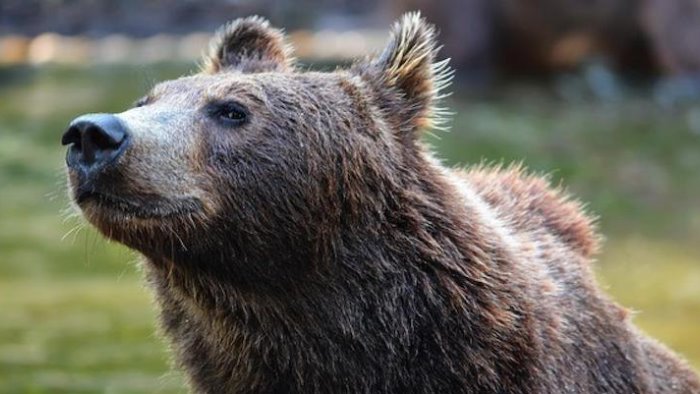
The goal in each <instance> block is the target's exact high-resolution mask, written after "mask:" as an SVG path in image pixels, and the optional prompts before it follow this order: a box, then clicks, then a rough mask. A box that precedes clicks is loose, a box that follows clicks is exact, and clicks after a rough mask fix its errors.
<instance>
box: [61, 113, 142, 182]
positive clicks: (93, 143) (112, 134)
mask: <svg viewBox="0 0 700 394" xmlns="http://www.w3.org/2000/svg"><path fill="white" fill-rule="evenodd" d="M129 139H130V138H129V133H128V131H127V129H126V126H124V124H123V123H122V122H121V121H120V120H119V118H117V117H116V116H114V115H112V114H88V115H82V116H79V117H77V118H76V119H74V120H73V121H72V122H71V123H70V125H68V129H67V130H66V132H65V133H64V134H63V137H62V138H61V144H63V145H70V146H69V148H68V152H67V153H66V165H67V166H68V168H70V169H71V170H74V171H77V172H78V173H79V174H80V175H81V177H84V178H87V179H89V178H92V177H94V176H96V175H97V174H98V173H100V172H101V171H102V170H104V169H105V168H107V167H109V166H110V165H112V164H114V163H115V162H116V160H117V158H118V157H119V156H120V155H121V154H122V153H124V151H125V150H126V147H127V146H128V144H129Z"/></svg>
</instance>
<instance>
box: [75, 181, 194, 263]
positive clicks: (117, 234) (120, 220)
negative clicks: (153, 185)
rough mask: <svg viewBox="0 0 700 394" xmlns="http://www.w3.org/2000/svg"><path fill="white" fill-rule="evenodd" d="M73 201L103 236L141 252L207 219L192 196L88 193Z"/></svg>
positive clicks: (179, 236) (184, 232) (186, 232)
mask: <svg viewBox="0 0 700 394" xmlns="http://www.w3.org/2000/svg"><path fill="white" fill-rule="evenodd" d="M74 202H75V203H76V204H77V205H78V207H79V208H80V210H81V211H82V212H83V215H84V216H85V218H86V219H87V220H88V221H89V222H90V223H91V224H92V225H94V226H95V227H96V228H97V229H98V230H99V231H100V232H101V233H102V234H103V235H104V236H106V237H107V238H109V239H111V240H114V241H117V242H120V243H123V244H125V245H126V246H128V247H130V248H133V249H136V250H141V251H144V248H146V249H150V248H151V247H152V245H150V244H151V243H152V242H151V241H152V240H155V239H161V238H163V236H165V237H166V238H170V237H174V238H175V239H178V238H182V237H185V236H186V234H188V233H189V232H190V230H195V227H198V226H197V224H204V223H205V219H206V215H205V214H204V211H205V209H204V205H203V204H202V202H201V201H200V200H199V199H197V198H195V197H183V198H177V199H170V198H164V197H157V196H147V197H142V198H126V197H123V196H115V195H111V194H105V193H100V192H93V191H91V192H85V193H79V194H77V195H76V196H75V198H74ZM175 229H177V235H176V234H175ZM160 233H163V234H160ZM178 242H182V240H181V239H180V240H179V241H178ZM146 245H148V247H146Z"/></svg>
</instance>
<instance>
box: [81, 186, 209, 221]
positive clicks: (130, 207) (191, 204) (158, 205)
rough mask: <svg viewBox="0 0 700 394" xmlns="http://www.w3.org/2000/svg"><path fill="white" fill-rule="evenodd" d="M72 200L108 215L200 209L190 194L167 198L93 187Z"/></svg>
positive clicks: (152, 215)
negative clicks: (118, 192) (98, 189)
mask: <svg viewBox="0 0 700 394" xmlns="http://www.w3.org/2000/svg"><path fill="white" fill-rule="evenodd" d="M75 202H76V203H77V204H78V206H80V208H81V209H83V210H85V209H86V208H88V207H90V208H91V209H96V210H97V211H98V212H99V213H100V214H101V216H106V217H108V218H114V219H117V218H130V217H134V218H139V219H163V218H169V217H177V216H183V215H187V214H192V213H195V212H197V211H200V210H201V209H202V203H201V202H200V201H199V200H198V199H196V198H194V197H184V198H178V199H169V198H164V197H160V196H154V195H148V196H138V197H136V196H134V197H132V196H129V197H125V196H117V195H114V194H111V193H105V192H102V191H95V190H83V191H79V192H78V193H76V197H75Z"/></svg>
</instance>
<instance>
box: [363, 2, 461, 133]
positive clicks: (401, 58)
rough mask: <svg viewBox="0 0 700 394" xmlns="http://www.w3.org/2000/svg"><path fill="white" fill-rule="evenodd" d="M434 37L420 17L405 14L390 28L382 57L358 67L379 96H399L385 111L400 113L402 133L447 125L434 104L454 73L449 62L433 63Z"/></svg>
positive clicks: (435, 49)
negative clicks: (389, 94) (396, 94)
mask: <svg viewBox="0 0 700 394" xmlns="http://www.w3.org/2000/svg"><path fill="white" fill-rule="evenodd" d="M435 37H436V32H435V28H434V27H433V26H432V25H430V24H429V23H428V22H426V20H425V19H424V18H423V17H421V15H420V13H418V12H410V13H407V14H405V15H404V16H403V17H401V19H400V20H399V21H398V22H396V23H395V24H394V26H393V27H392V30H391V37H390V39H389V42H388V44H387V46H386V47H385V49H384V50H383V51H382V52H381V54H380V55H379V56H377V57H376V58H374V59H373V60H370V62H369V64H367V63H365V64H364V65H360V70H361V73H362V74H364V75H365V76H366V77H367V78H368V79H369V80H370V81H371V82H372V84H373V85H374V86H375V88H376V89H378V90H379V93H380V94H384V93H387V91H389V92H394V93H398V95H399V96H400V98H399V99H398V101H397V102H396V105H394V106H390V107H389V108H385V109H386V112H387V113H399V116H400V119H399V121H400V125H399V126H400V129H401V130H402V131H406V132H414V131H415V130H417V129H420V128H426V127H433V128H440V127H443V125H444V123H445V122H446V117H445V115H448V112H446V111H445V110H443V109H440V108H438V107H437V102H438V101H439V100H440V99H441V98H443V97H445V96H446V95H443V94H442V93H441V91H442V90H443V89H444V88H445V87H447V86H448V85H449V84H450V81H451V79H452V75H453V71H452V70H451V69H450V67H449V64H448V63H449V59H445V60H442V61H436V60H435V58H436V56H437V52H438V51H439V50H440V47H438V46H437V43H436V40H435ZM394 107H396V108H394Z"/></svg>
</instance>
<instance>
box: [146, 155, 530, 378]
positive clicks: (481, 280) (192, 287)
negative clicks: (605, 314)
mask: <svg viewBox="0 0 700 394" xmlns="http://www.w3.org/2000/svg"><path fill="white" fill-rule="evenodd" d="M417 172H418V174H417V176H416V177H414V179H416V180H421V181H416V182H415V183H413V184H409V185H403V187H402V188H401V189H397V190H395V191H393V192H395V193H396V194H395V195H394V196H392V200H393V201H394V202H395V204H394V206H390V207H384V210H383V212H384V213H383V215H382V216H381V220H376V221H369V219H367V218H365V219H364V220H368V222H367V225H366V226H363V227H360V228H358V227H354V224H353V226H350V227H349V228H341V229H340V230H341V231H342V232H343V233H342V234H334V236H333V237H331V239H330V240H331V241H332V242H331V243H330V245H331V247H329V248H327V249H324V248H321V249H322V250H321V253H320V254H319V255H318V256H323V258H324V260H321V261H313V262H312V264H310V266H312V267H313V269H311V270H306V271H302V272H298V273H293V272H292V271H285V272H284V273H283V275H277V276H276V278H277V279H278V283H274V282H272V283H258V284H256V283H247V282H245V283H244V282H241V281H240V280H238V279H232V278H233V277H232V276H231V275H232V273H222V272H218V273H212V272H206V271H200V272H197V271H196V270H195V269H194V268H192V266H191V265H189V264H186V263H184V264H183V262H182V261H176V262H173V261H167V260H166V259H157V258H152V259H150V262H151V263H150V264H148V267H149V268H148V278H149V281H150V282H151V284H152V287H153V288H154V289H155V292H156V296H157V299H158V302H159V304H160V307H161V321H162V326H163V328H164V331H165V333H166V334H167V335H168V336H169V337H170V338H171V340H172V342H173V343H174V345H175V347H176V352H177V353H179V357H178V359H179V360H180V363H181V365H182V366H183V367H184V368H185V369H186V370H188V371H189V373H190V375H192V376H195V377H194V378H193V379H194V381H195V382H196V381H197V377H196V376H197V375H198V374H205V375H207V374H217V373H218V374H220V373H222V371H236V374H234V375H231V374H229V375H228V376H236V378H235V379H237V381H238V382H245V383H244V384H245V385H248V387H253V386H254V385H256V384H262V383H260V379H263V380H264V379H269V378H270V376H269V374H272V375H275V376H283V371H285V370H286V368H287V367H288V364H285V362H286V363H289V362H291V361H290V360H303V362H302V361H300V362H302V363H309V365H307V367H308V368H310V369H313V368H316V369H323V368H324V366H323V365H322V364H323V363H324V362H330V361H331V360H332V359H333V358H332V357H331V358H328V357H330V356H329V355H328V352H329V349H335V351H339V352H342V351H347V350H346V349H345V348H342V349H340V348H338V349H336V348H335V346H338V344H339V343H345V342H346V341H349V342H347V343H346V345H348V346H350V348H352V343H353V341H354V340H355V339H353V338H360V337H363V338H372V339H371V343H363V346H369V347H375V348H373V349H371V351H376V352H386V351H388V350H387V349H386V346H395V347H396V348H397V349H398V348H402V347H408V348H411V347H412V346H414V345H415V346H426V349H428V348H430V347H431V346H432V345H429V344H426V343H429V342H430V341H432V339H429V338H428V339H426V338H416V335H418V336H419V337H420V336H421V335H422V334H420V332H425V331H424V330H428V331H431V330H432V331H434V332H437V333H439V332H442V331H443V330H452V331H455V332H462V331H463V332H462V333H461V334H460V335H464V336H466V337H469V338H471V341H470V342H468V343H469V344H472V345H473V347H474V349H462V350H463V351H464V352H465V354H469V352H470V351H476V352H477V353H478V349H481V348H489V347H490V348H493V349H499V350H498V351H495V354H500V355H502V360H500V361H499V363H500V364H498V366H496V367H494V368H496V369H500V368H504V370H508V368H510V371H518V370H519V368H521V365H520V364H519V360H521V359H522V358H523V357H527V355H528V354H530V352H531V351H532V349H529V348H528V345H526V344H527V343H532V341H531V340H532V338H528V337H527V332H530V331H528V330H525V329H523V327H524V326H525V325H527V324H531V322H528V321H526V320H527V318H526V316H529V315H530V314H529V313H526V311H525V310H526V309H528V308H529V307H530V306H529V305H528V304H527V303H526V301H525V300H526V299H527V297H526V296H525V294H524V292H525V291H527V289H526V287H527V286H526V284H519V283H517V281H518V279H517V278H519V277H520V276H519V275H518V274H517V272H514V264H517V261H516V260H517V259H515V258H514V257H513V256H512V255H509V254H508V253H510V252H509V251H508V248H506V247H504V246H503V245H502V242H501V240H499V239H497V237H496V238H495V236H494V234H491V233H489V232H488V231H489V230H488V226H485V225H484V223H479V220H480V219H479V214H478V212H477V211H478V209H477V208H476V207H472V206H470V202H469V201H467V200H465V199H464V196H463V194H461V193H460V192H459V191H458V190H457V186H456V185H455V184H454V183H453V182H452V181H450V180H449V179H448V176H447V175H446V174H447V172H446V170H443V169H441V168H440V167H433V166H429V165H426V166H424V167H421V168H419V170H418V171H417ZM499 242H500V243H499ZM309 250H310V249H306V250H304V251H303V253H302V254H301V255H295V251H294V250H285V251H279V252H280V253H281V254H282V255H284V256H286V257H285V260H286V261H284V263H290V262H296V261H299V260H297V259H304V258H307V257H308V253H309V252H308V251H309ZM254 255H255V254H254V253H253V254H250V255H247V256H245V258H249V256H254ZM238 257H239V258H240V255H239V256H238ZM246 263H247V264H253V265H255V264H259V265H262V266H267V267H275V265H274V264H271V263H270V262H269V261H255V260H250V259H249V260H248V261H246ZM277 263H279V262H277ZM232 265H233V263H232ZM522 277H524V275H523V276H522ZM266 279H270V278H266ZM428 311H430V313H436V314H435V315H430V316H429V315H428ZM435 311H437V312H435ZM465 321H466V323H465ZM416 330H418V331H419V332H417V331H416ZM416 341H426V342H425V343H421V344H420V345H416V344H415V342H416ZM470 346H471V345H470ZM475 349H477V350H475ZM432 351H435V349H433V350H432ZM237 352H238V353H237ZM240 352H244V354H245V357H237V358H232V357H231V356H230V355H231V354H239V353H240ZM269 354H276V355H280V357H281V360H277V359H275V360H270V359H268V358H266V357H267V356H266V355H269ZM193 357H195V359H193ZM406 357H409V355H406ZM201 359H206V360H207V362H208V363H210V364H207V363H202V360H201ZM243 359H246V360H248V361H242V360H243ZM250 359H252V360H257V361H259V362H260V363H262V364H264V365H265V367H264V368H263V367H262V366H259V368H258V367H256V368H252V367H251V365H257V364H254V363H253V364H250V361H249V360H250ZM262 360H264V361H262ZM285 360H286V361H285ZM463 362H464V363H467V364H469V365H471V364H473V366H474V368H475V369H474V371H472V372H473V373H474V379H477V377H478V379H485V380H484V381H486V380H488V379H487V378H485V375H484V374H485V371H477V369H478V368H477V367H476V366H477V365H478V364H479V362H481V360H463ZM262 364H261V365H262ZM311 364H313V365H311ZM515 364H518V365H515ZM526 364H527V363H524V364H523V365H526ZM202 365H209V366H210V367H211V368H212V371H214V372H212V371H209V372H206V373H205V372H202V371H201V366H202ZM269 368H272V370H273V371H272V372H270V371H269V370H268V369H269ZM445 368H449V366H445ZM460 368H461V367H460ZM469 368H471V366H469ZM496 369H493V370H490V371H489V372H490V373H497V372H498V371H496ZM216 371H218V372H216ZM243 371H245V373H243ZM238 372H240V374H238ZM207 376H209V375H207ZM494 376H496V375H494ZM202 379H205V377H202ZM290 379H293V377H290ZM494 379H496V378H494ZM234 383H235V382H231V381H227V382H222V384H227V385H231V384H234ZM195 384H196V383H195ZM242 384H243V383H242ZM241 387H244V386H241Z"/></svg>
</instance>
